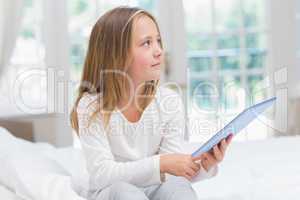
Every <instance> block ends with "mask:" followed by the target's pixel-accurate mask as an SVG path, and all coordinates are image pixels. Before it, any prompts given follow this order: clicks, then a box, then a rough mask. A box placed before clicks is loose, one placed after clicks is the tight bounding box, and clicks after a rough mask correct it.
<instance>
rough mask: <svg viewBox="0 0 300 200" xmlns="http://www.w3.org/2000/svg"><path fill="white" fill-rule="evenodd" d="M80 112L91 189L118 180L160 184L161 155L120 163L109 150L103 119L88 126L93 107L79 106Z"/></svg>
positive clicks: (82, 139)
mask: <svg viewBox="0 0 300 200" xmlns="http://www.w3.org/2000/svg"><path fill="white" fill-rule="evenodd" d="M81 106H82V105H81ZM77 111H78V112H77V113H78V119H79V121H80V123H79V124H81V125H80V126H79V140H80V143H81V146H82V150H83V153H84V155H85V158H86V163H87V170H88V172H89V176H90V190H91V191H97V190H100V189H103V188H105V187H106V186H109V185H110V184H112V183H114V182H116V181H124V182H128V183H131V184H134V185H136V186H149V185H152V184H159V183H161V177H160V155H154V156H151V157H147V158H144V159H140V160H136V161H128V162H117V161H116V160H115V159H114V155H113V154H112V151H111V149H110V145H109V140H108V137H107V132H106V131H105V130H104V127H103V125H102V120H101V119H99V118H97V119H95V120H92V121H91V123H90V124H89V126H86V122H87V119H88V118H89V117H88V116H90V115H91V114H90V112H91V111H90V109H89V108H82V107H81V108H79V107H78V108H77ZM83 122H84V123H83Z"/></svg>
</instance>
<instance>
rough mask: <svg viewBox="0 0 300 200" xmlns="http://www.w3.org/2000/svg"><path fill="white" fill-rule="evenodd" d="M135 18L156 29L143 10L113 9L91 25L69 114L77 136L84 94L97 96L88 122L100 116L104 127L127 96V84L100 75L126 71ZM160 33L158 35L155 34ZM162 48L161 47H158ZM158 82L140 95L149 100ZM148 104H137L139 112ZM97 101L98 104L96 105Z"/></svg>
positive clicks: (149, 84) (116, 75)
mask: <svg viewBox="0 0 300 200" xmlns="http://www.w3.org/2000/svg"><path fill="white" fill-rule="evenodd" d="M138 16H147V17H149V18H151V19H152V20H153V22H154V23H155V24H156V26H157V30H158V32H159V27H158V24H157V22H156V20H155V18H154V17H153V16H152V15H151V14H150V13H149V12H147V11H145V10H142V9H140V8H137V7H124V6H122V7H117V8H114V9H112V10H110V11H108V12H106V13H105V14H104V15H103V16H101V17H100V18H99V19H98V21H97V22H96V24H95V25H94V27H93V29H92V32H91V36H90V40H89V45H88V50H87V54H86V58H85V62H84V68H83V74H82V77H81V82H80V86H79V91H78V97H77V99H76V101H75V105H74V106H73V109H72V111H71V115H70V120H71V125H72V128H73V129H75V131H76V132H77V134H78V129H79V127H78V117H77V106H78V103H79V100H80V99H81V98H82V97H83V95H84V93H85V92H87V93H89V94H99V98H98V99H97V100H96V105H97V106H96V107H97V109H96V111H95V112H94V113H93V115H92V117H91V118H90V119H89V121H91V120H93V119H94V117H95V116H96V115H97V114H101V116H102V118H103V123H104V125H105V127H107V125H108V124H109V121H110V116H111V112H112V111H113V110H114V109H115V108H116V106H117V103H118V102H119V101H120V100H121V98H124V97H128V96H127V95H128V94H127V93H126V91H128V90H127V89H128V86H129V85H128V82H126V78H125V77H124V76H119V75H120V74H119V73H102V72H105V71H108V72H109V70H113V71H117V72H124V73H125V72H126V67H128V63H129V60H130V50H131V42H132V29H133V22H134V19H136V18H137V17H138ZM159 33H160V32H159ZM161 47H162V44H161ZM157 85H158V80H156V81H154V80H152V81H149V82H146V84H145V87H144V91H143V95H144V96H146V97H149V96H150V97H153V96H154V94H155V92H156V88H157ZM150 101H151V98H150V99H147V98H146V99H145V100H144V101H142V102H141V104H140V106H141V108H142V110H144V109H145V108H146V106H147V105H148V104H149V102H150ZM100 102H101V104H100Z"/></svg>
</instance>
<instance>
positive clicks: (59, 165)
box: [0, 127, 89, 197]
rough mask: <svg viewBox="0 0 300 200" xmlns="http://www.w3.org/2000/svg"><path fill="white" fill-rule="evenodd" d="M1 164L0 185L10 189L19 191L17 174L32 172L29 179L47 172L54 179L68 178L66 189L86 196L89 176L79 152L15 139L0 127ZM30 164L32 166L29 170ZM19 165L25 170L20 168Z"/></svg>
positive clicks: (70, 148)
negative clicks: (67, 187) (68, 182)
mask: <svg viewBox="0 0 300 200" xmlns="http://www.w3.org/2000/svg"><path fill="white" fill-rule="evenodd" d="M0 163H3V165H2V166H1V167H0V169H1V170H0V184H2V185H5V186H6V187H8V188H10V189H11V190H15V187H16V186H18V188H19V189H20V188H22V187H21V186H20V185H18V184H20V183H22V181H20V176H18V177H16V175H18V174H16V172H22V170H23V171H24V170H26V171H28V173H29V174H30V173H34V175H32V176H38V175H43V176H45V175H47V173H48V175H50V174H55V176H56V175H58V176H59V175H63V176H62V177H63V179H65V181H66V178H67V179H70V181H71V182H70V184H69V186H71V187H73V189H74V190H75V191H76V193H77V194H79V195H80V196H83V197H86V196H87V193H88V182H89V175H88V172H87V170H86V165H85V159H84V157H83V155H82V152H81V150H79V149H74V148H72V147H68V148H55V147H54V146H52V145H50V144H48V143H32V142H28V141H26V140H23V139H19V138H16V137H14V136H13V135H11V134H10V133H9V132H8V131H7V130H6V129H4V128H2V127H0ZM30 163H34V165H32V167H30ZM21 166H25V168H24V169H23V168H20V167H21ZM20 170H21V171H20ZM21 174H22V173H21ZM21 178H22V177H21ZM37 179H38V178H37ZM22 180H23V178H22ZM41 184H43V183H42V182H41ZM22 191H23V190H22ZM23 193H24V191H23ZM27 193H28V192H25V194H27Z"/></svg>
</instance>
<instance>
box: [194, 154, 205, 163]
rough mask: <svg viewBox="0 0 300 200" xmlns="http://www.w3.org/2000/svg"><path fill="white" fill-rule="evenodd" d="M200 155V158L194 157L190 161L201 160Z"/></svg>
mask: <svg viewBox="0 0 300 200" xmlns="http://www.w3.org/2000/svg"><path fill="white" fill-rule="evenodd" d="M202 157H203V156H202V154H201V155H200V156H196V157H192V161H194V162H195V161H197V160H201V159H202Z"/></svg>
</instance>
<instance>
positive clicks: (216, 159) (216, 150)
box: [199, 134, 233, 171]
mask: <svg viewBox="0 0 300 200" xmlns="http://www.w3.org/2000/svg"><path fill="white" fill-rule="evenodd" d="M232 138H233V135H232V134H231V135H229V136H228V137H227V138H225V139H223V140H221V142H220V143H219V144H217V145H215V146H214V147H213V149H211V150H210V151H209V152H206V153H203V154H201V155H200V156H199V158H200V160H201V166H202V167H203V168H204V169H205V170H206V171H209V170H210V169H211V168H212V167H213V166H215V165H217V164H219V163H220V162H221V161H222V160H223V159H224V156H225V152H226V149H227V147H228V145H229V144H230V143H231V141H232Z"/></svg>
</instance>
